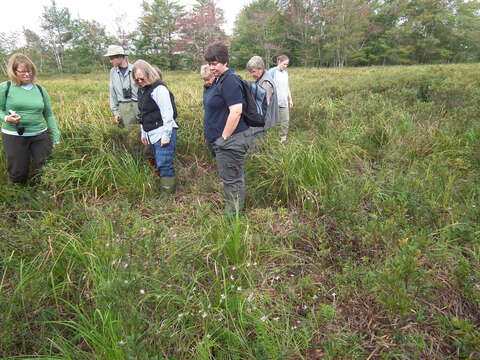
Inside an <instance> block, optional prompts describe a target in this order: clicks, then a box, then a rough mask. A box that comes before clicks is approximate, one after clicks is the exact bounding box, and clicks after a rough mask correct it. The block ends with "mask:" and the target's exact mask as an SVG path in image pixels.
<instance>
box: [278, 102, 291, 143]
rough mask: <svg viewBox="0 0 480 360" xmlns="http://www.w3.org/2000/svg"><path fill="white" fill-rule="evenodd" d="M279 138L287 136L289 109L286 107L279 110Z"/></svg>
mask: <svg viewBox="0 0 480 360" xmlns="http://www.w3.org/2000/svg"><path fill="white" fill-rule="evenodd" d="M278 115H279V121H278V122H279V123H280V124H279V125H280V136H287V134H288V123H289V122H290V109H289V108H288V107H281V108H279V113H278Z"/></svg>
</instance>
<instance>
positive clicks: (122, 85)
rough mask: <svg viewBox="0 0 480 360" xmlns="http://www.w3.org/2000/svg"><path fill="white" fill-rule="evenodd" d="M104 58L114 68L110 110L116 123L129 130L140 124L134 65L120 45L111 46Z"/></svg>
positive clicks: (111, 72)
mask: <svg viewBox="0 0 480 360" xmlns="http://www.w3.org/2000/svg"><path fill="white" fill-rule="evenodd" d="M104 56H105V57H108V59H109V60H110V63H111V64H112V66H113V67H112V68H111V69H110V85H109V89H110V109H111V110H112V113H113V117H114V119H115V122H117V123H118V124H119V125H120V126H121V127H124V128H128V127H129V126H130V125H133V124H137V123H138V121H137V115H138V106H137V91H138V88H137V86H136V84H134V83H133V82H132V68H133V65H132V64H130V63H129V62H128V59H127V53H126V52H125V51H124V50H123V48H122V47H121V46H118V45H110V46H109V47H108V49H107V53H106V54H105V55H104Z"/></svg>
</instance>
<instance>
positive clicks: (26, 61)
mask: <svg viewBox="0 0 480 360" xmlns="http://www.w3.org/2000/svg"><path fill="white" fill-rule="evenodd" d="M20 65H23V66H25V67H26V68H27V70H28V71H30V72H31V73H32V82H35V79H36V77H37V67H36V66H35V64H34V63H33V62H32V60H30V58H29V57H28V56H27V55H24V54H13V55H12V56H11V57H10V59H9V60H8V66H7V72H8V77H9V78H10V80H11V81H12V82H13V83H14V84H15V85H22V80H21V79H20V78H19V77H18V76H17V74H16V71H17V69H18V67H19V66H20Z"/></svg>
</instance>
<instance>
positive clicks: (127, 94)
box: [122, 88, 132, 100]
mask: <svg viewBox="0 0 480 360" xmlns="http://www.w3.org/2000/svg"><path fill="white" fill-rule="evenodd" d="M122 90H123V98H124V99H125V100H128V99H131V98H132V88H128V89H122Z"/></svg>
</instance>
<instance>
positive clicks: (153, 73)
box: [132, 59, 161, 85]
mask: <svg viewBox="0 0 480 360" xmlns="http://www.w3.org/2000/svg"><path fill="white" fill-rule="evenodd" d="M137 70H141V71H142V72H143V75H144V76H145V83H146V84H147V85H152V84H153V83H154V82H156V81H159V80H161V77H160V74H159V73H158V71H157V70H155V68H154V67H153V66H152V65H150V64H149V63H148V62H146V61H145V60H142V59H140V60H137V61H135V62H134V63H133V69H132V78H133V81H135V83H137V79H136V77H135V73H136V72H137Z"/></svg>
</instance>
